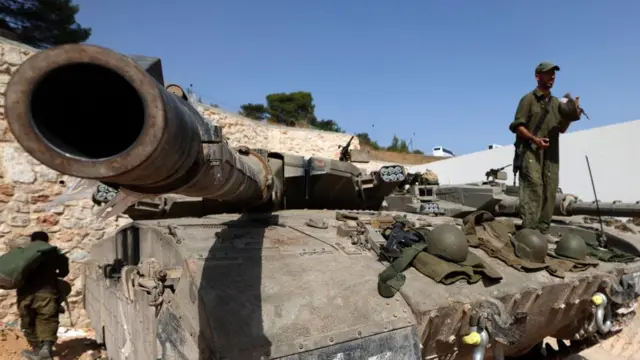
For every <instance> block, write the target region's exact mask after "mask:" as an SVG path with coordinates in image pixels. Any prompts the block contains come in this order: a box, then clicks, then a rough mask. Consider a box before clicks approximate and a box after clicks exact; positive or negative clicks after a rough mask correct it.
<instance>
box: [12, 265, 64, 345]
mask: <svg viewBox="0 0 640 360" xmlns="http://www.w3.org/2000/svg"><path fill="white" fill-rule="evenodd" d="M68 274H69V259H68V258H67V256H66V255H64V254H62V253H57V254H56V255H54V256H52V257H49V258H47V259H45V260H44V261H43V262H42V263H40V264H39V265H38V267H36V268H35V269H34V270H33V271H32V272H31V273H30V275H29V276H28V277H27V278H26V279H25V281H24V285H22V286H21V287H20V288H19V289H18V290H17V296H18V312H19V313H20V323H21V324H20V325H21V327H22V329H23V331H24V335H25V337H26V338H27V341H29V343H30V344H31V345H32V346H36V345H39V344H43V343H48V345H49V346H53V344H54V343H55V342H56V341H57V339H58V336H57V332H58V326H59V324H60V323H59V318H58V314H59V310H58V309H59V306H60V300H61V299H60V296H61V295H62V294H60V291H59V289H58V281H59V280H58V278H62V277H65V276H67V275H68ZM65 295H66V294H65Z"/></svg>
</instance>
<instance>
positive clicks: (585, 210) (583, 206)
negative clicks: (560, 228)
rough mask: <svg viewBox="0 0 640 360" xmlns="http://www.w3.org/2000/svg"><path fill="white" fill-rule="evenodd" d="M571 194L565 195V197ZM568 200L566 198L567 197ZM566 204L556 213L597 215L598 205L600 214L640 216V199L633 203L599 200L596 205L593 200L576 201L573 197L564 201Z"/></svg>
mask: <svg viewBox="0 0 640 360" xmlns="http://www.w3.org/2000/svg"><path fill="white" fill-rule="evenodd" d="M569 196H571V195H567V196H565V199H567V198H568V197H569ZM567 200H568V199H567ZM565 202H566V205H564V206H563V207H561V211H560V214H558V215H567V216H573V215H587V216H598V207H599V208H600V210H599V212H600V215H602V216H612V217H640V201H637V202H635V203H626V202H621V201H614V202H601V201H600V202H599V203H598V205H599V206H596V203H595V201H593V202H585V201H577V200H575V199H571V200H569V201H566V200H565Z"/></svg>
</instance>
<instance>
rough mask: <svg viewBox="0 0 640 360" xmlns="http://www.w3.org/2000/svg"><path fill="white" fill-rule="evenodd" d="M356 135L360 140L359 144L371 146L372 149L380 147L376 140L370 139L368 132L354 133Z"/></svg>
mask: <svg viewBox="0 0 640 360" xmlns="http://www.w3.org/2000/svg"><path fill="white" fill-rule="evenodd" d="M356 137H357V138H358V140H359V141H360V145H365V146H368V147H370V148H372V149H373V150H380V148H381V147H380V144H378V143H377V142H375V141H374V140H372V139H371V137H369V134H368V133H366V132H363V133H358V134H356Z"/></svg>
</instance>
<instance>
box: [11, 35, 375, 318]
mask: <svg viewBox="0 0 640 360" xmlns="http://www.w3.org/2000/svg"><path fill="white" fill-rule="evenodd" d="M35 51H36V50H34V49H32V48H29V47H27V46H24V45H22V44H18V43H15V42H12V41H9V40H6V39H2V38H0V156H1V157H0V254H1V253H4V252H7V251H8V250H9V249H11V248H13V247H15V246H19V245H21V244H23V243H24V242H25V241H28V235H29V234H30V233H32V232H33V231H36V230H44V231H47V232H48V233H49V234H50V235H51V236H52V238H53V243H54V244H55V245H57V246H59V247H60V248H61V249H62V250H64V251H68V255H69V257H70V259H71V274H70V275H69V276H68V277H67V280H68V281H70V282H71V283H72V284H73V292H72V294H71V297H70V304H71V306H72V309H71V314H72V316H73V318H74V319H73V320H74V324H75V325H76V326H88V320H87V318H86V314H85V313H84V310H83V309H82V306H81V304H82V292H81V289H82V277H81V276H80V274H81V272H82V269H81V264H82V262H83V260H85V259H86V258H87V257H88V253H87V250H88V248H89V247H90V246H91V244H93V243H95V242H97V241H99V240H101V239H102V238H104V237H105V236H108V235H109V234H111V233H112V232H113V231H114V230H115V229H116V228H117V227H119V226H122V225H124V224H126V223H127V222H128V221H129V219H128V218H127V217H125V216H118V217H116V218H111V219H109V220H108V221H106V222H104V223H97V222H95V221H94V220H93V217H92V212H93V211H94V210H95V209H94V205H93V204H92V202H91V201H90V200H88V199H87V200H81V201H71V202H68V203H66V204H64V205H61V206H57V207H55V208H53V209H51V210H50V211H46V209H45V208H44V204H46V203H47V202H49V201H51V200H52V199H54V198H55V197H56V196H58V195H60V194H61V193H63V192H64V191H65V189H66V188H67V187H68V186H69V185H70V184H71V183H72V182H73V181H74V180H75V179H74V178H71V177H68V176H63V175H61V174H58V173H56V172H54V171H52V170H50V169H48V168H46V167H44V166H42V165H41V164H40V163H38V162H37V161H36V160H35V159H33V158H32V157H31V156H29V155H28V154H26V153H25V152H24V151H23V150H22V148H21V147H20V146H19V145H18V144H17V143H16V142H15V140H14V139H13V136H12V135H11V132H10V130H9V128H8V126H7V122H6V119H5V111H4V105H5V102H4V92H5V89H6V85H7V83H8V81H9V79H10V78H11V75H12V74H13V73H14V72H15V71H16V69H17V68H18V66H19V65H20V64H21V63H22V62H23V61H24V60H25V59H27V58H28V57H29V56H31V55H32V54H33V53H34V52H35ZM199 110H200V111H201V112H202V113H203V114H204V115H205V117H207V118H209V119H211V121H212V122H214V123H217V124H219V125H220V126H221V127H222V129H223V135H224V136H225V137H227V138H228V140H229V143H230V144H231V145H233V146H239V145H246V146H249V147H259V148H269V149H271V150H274V151H282V152H289V153H294V154H300V155H305V156H325V157H330V158H337V155H338V151H339V149H338V145H342V144H345V143H346V142H347V141H348V140H349V137H350V135H348V134H339V133H331V132H323V131H317V130H310V129H296V128H288V127H281V126H274V125H268V124H262V123H259V122H256V121H253V120H249V119H246V118H243V117H241V116H239V115H235V114H231V113H227V112H225V111H222V110H220V109H215V108H209V107H200V108H199ZM352 145H353V148H354V149H358V148H359V144H358V141H357V138H356V139H354V141H353V143H352ZM379 165H380V164H379V163H377V164H376V163H372V164H368V165H366V166H364V167H365V168H368V169H371V168H375V167H377V166H379ZM14 293H15V292H14V291H2V290H0V323H5V324H12V323H13V324H17V314H16V308H15V296H14ZM61 321H62V323H63V325H68V322H69V318H68V316H67V315H64V316H62V317H61Z"/></svg>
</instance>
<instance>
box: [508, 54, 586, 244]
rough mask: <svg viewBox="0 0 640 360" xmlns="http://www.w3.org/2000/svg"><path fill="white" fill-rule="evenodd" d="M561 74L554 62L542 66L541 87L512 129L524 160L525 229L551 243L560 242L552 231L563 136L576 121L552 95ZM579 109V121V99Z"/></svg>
mask: <svg viewBox="0 0 640 360" xmlns="http://www.w3.org/2000/svg"><path fill="white" fill-rule="evenodd" d="M557 71H560V67H559V66H557V65H555V64H552V63H550V62H542V63H540V64H539V65H538V66H537V67H536V70H535V78H536V81H537V83H538V86H537V87H536V88H535V89H534V90H533V91H530V92H528V93H527V94H525V95H524V96H523V97H522V98H521V99H520V103H519V104H518V109H517V110H516V113H515V118H514V120H513V122H512V123H511V124H510V125H509V130H511V132H513V133H515V134H516V141H515V148H516V157H518V156H520V161H521V166H520V169H519V173H520V174H519V182H520V195H519V197H520V216H521V218H522V227H523V228H532V229H538V230H539V231H540V232H541V233H542V234H545V235H546V236H547V239H548V241H549V242H556V241H557V239H555V238H554V237H553V236H551V235H550V234H549V227H550V225H551V217H552V216H553V209H554V206H555V199H556V193H557V191H558V172H559V165H560V134H561V133H564V132H566V131H567V129H568V128H569V124H570V122H571V121H573V120H576V119H575V117H572V118H570V117H568V116H566V115H565V113H564V112H562V111H559V109H560V101H559V100H558V98H556V97H555V96H553V95H551V88H552V87H553V84H554V82H555V78H556V72H557ZM575 105H576V108H577V118H578V119H579V118H580V113H581V111H582V109H580V107H579V97H576V98H575ZM518 154H520V155H518ZM514 167H515V166H514Z"/></svg>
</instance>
